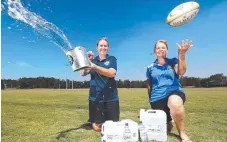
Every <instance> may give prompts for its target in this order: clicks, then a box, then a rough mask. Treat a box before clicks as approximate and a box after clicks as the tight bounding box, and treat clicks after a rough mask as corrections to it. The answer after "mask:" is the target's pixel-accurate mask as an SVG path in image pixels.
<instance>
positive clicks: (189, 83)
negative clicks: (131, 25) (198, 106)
mask: <svg viewBox="0 0 227 142" xmlns="http://www.w3.org/2000/svg"><path fill="white" fill-rule="evenodd" d="M116 82H117V87H118V88H145V87H146V81H145V80H135V81H130V80H121V79H119V80H116ZM180 82H181V85H182V86H183V87H221V86H223V87H224V86H225V87H226V86H227V76H224V75H223V74H222V73H220V74H215V75H211V76H210V77H208V78H196V77H187V76H185V77H181V78H180ZM1 88H2V89H6V88H18V89H33V88H54V89H76V88H89V81H75V80H69V79H67V80H64V79H56V78H53V77H51V78H48V77H37V78H26V77H23V78H19V79H17V80H13V79H2V80H1Z"/></svg>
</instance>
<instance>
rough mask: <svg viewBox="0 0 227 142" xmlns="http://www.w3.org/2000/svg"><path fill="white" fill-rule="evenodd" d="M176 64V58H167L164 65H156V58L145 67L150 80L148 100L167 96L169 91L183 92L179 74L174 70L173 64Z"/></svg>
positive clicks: (156, 99)
mask: <svg viewBox="0 0 227 142" xmlns="http://www.w3.org/2000/svg"><path fill="white" fill-rule="evenodd" d="M175 64H178V59H177V58H172V59H168V58H166V63H165V64H164V65H158V60H157V59H156V60H155V61H154V62H153V63H152V64H151V65H149V66H148V67H147V72H146V77H147V79H148V80H150V81H151V82H150V83H151V88H152V89H151V94H150V102H156V101H158V100H161V99H164V98H166V97H168V95H169V94H170V93H171V92H174V91H179V92H182V93H184V91H183V89H182V87H181V84H180V81H179V76H178V75H177V74H176V73H175V71H174V65H175Z"/></svg>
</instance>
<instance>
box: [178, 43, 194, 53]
mask: <svg viewBox="0 0 227 142" xmlns="http://www.w3.org/2000/svg"><path fill="white" fill-rule="evenodd" d="M192 46H193V45H192V41H188V40H185V41H184V40H182V45H179V44H178V43H177V47H178V53H179V54H185V53H186V52H187V51H188V49H189V48H190V47H192Z"/></svg>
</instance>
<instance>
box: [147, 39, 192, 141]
mask: <svg viewBox="0 0 227 142" xmlns="http://www.w3.org/2000/svg"><path fill="white" fill-rule="evenodd" d="M191 46H192V42H191V41H188V40H186V41H182V44H181V45H179V44H177V47H178V59H177V58H167V57H166V55H167V52H168V44H167V42H166V41H165V40H158V41H157V42H156V44H155V46H154V53H155V54H156V56H157V59H156V60H155V61H154V62H153V63H152V64H151V65H149V66H148V68H147V73H146V76H147V88H148V95H149V100H150V104H151V108H152V109H159V110H163V111H165V112H166V114H167V124H168V125H167V128H168V131H170V130H171V129H172V127H173V125H172V118H173V120H174V122H175V124H176V127H177V129H178V132H179V135H180V137H181V140H182V142H185V141H187V142H189V141H190V139H189V137H188V136H187V134H186V132H185V127H184V106H183V104H184V102H185V100H186V97H185V93H184V91H183V89H182V87H181V85H180V82H179V76H180V75H184V73H185V72H186V62H185V53H186V52H187V50H188V49H189V48H190V47H191ZM170 114H171V115H170ZM171 116H172V117H171Z"/></svg>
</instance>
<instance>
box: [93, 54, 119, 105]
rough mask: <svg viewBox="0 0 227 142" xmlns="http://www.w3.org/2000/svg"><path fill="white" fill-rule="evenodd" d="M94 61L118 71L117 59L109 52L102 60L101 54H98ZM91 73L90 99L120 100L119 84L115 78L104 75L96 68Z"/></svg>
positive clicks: (98, 100)
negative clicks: (100, 58)
mask: <svg viewBox="0 0 227 142" xmlns="http://www.w3.org/2000/svg"><path fill="white" fill-rule="evenodd" d="M93 63H94V64H96V65H98V66H101V67H103V68H106V69H109V68H113V69H115V70H116V71H117V59H116V58H115V57H114V56H110V55H108V54H107V55H106V58H105V59H104V60H102V61H100V60H99V56H96V57H95V58H94V60H93ZM90 75H91V81H90V91H89V100H90V101H97V102H109V101H118V100H119V98H118V90H117V85H116V81H115V79H114V78H108V77H106V76H103V75H101V74H99V73H98V72H96V71H95V70H91V71H90Z"/></svg>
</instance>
